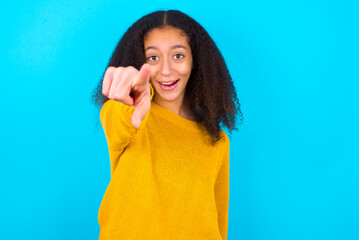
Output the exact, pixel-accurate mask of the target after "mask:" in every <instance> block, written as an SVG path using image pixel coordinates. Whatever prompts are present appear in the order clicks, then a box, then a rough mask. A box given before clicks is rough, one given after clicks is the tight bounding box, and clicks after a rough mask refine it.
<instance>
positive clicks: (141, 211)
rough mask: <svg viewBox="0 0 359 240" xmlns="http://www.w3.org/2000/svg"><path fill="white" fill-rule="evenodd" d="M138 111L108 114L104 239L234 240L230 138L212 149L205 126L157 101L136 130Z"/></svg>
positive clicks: (116, 108)
mask: <svg viewBox="0 0 359 240" xmlns="http://www.w3.org/2000/svg"><path fill="white" fill-rule="evenodd" d="M133 110H134V108H133V107H132V106H127V105H124V104H122V103H119V102H116V101H114V100H109V101H107V102H106V103H105V104H104V105H103V107H102V109H101V113H100V119H101V123H102V126H103V128H104V131H105V135H106V139H107V143H108V147H109V155H110V161H111V181H110V183H109V185H108V187H107V190H106V193H105V195H104V197H103V200H102V203H101V206H100V210H99V216H98V217H99V224H100V228H101V230H100V238H99V239H100V240H104V239H106V240H110V239H111V240H112V239H123V240H127V239H131V240H132V239H141V240H144V239H149V240H152V239H156V240H162V239H163V240H167V239H169V240H176V239H181V240H182V239H183V240H189V239H191V240H195V239H201V240H204V239H208V240H212V239H213V240H220V239H222V240H225V239H227V228H228V204H229V139H228V137H227V135H226V133H225V132H223V131H221V134H222V136H223V140H221V141H220V142H218V143H217V144H216V145H214V146H213V145H211V143H210V136H209V134H208V133H207V132H206V131H205V129H204V126H203V125H202V124H201V123H196V122H193V121H190V120H187V119H185V118H183V117H181V116H179V115H177V114H175V113H173V112H171V111H169V110H167V109H165V108H163V107H161V106H159V105H157V104H156V103H155V102H153V101H152V103H151V109H150V111H149V112H148V113H147V115H146V117H145V118H144V119H143V121H142V122H141V125H140V127H139V128H138V129H136V128H134V127H133V126H132V124H131V116H132V112H133Z"/></svg>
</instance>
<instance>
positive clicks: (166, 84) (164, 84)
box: [160, 81, 176, 86]
mask: <svg viewBox="0 0 359 240" xmlns="http://www.w3.org/2000/svg"><path fill="white" fill-rule="evenodd" d="M174 82H176V81H173V82H169V83H160V84H161V85H162V86H169V85H171V84H172V83H174Z"/></svg>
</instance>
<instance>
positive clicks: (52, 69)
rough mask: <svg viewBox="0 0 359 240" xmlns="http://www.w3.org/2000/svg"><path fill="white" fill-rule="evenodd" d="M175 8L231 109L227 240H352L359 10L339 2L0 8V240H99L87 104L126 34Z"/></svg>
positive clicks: (91, 116)
mask: <svg viewBox="0 0 359 240" xmlns="http://www.w3.org/2000/svg"><path fill="white" fill-rule="evenodd" d="M172 8H173V9H178V10H181V11H183V12H185V13H187V14H189V15H190V16H192V17H193V18H195V19H196V20H197V21H198V22H199V23H201V24H202V25H203V26H204V27H205V28H206V29H207V31H208V32H209V33H210V35H211V36H212V37H213V39H214V40H215V42H216V43H217V45H218V47H219V48H220V50H221V51H222V54H223V56H224V58H225V60H226V61H227V64H228V67H229V69H230V72H231V74H232V77H233V79H234V81H235V85H236V88H237V91H238V96H239V100H240V102H241V104H242V111H243V113H244V123H243V125H240V126H239V131H238V132H235V133H234V134H233V135H232V136H231V137H230V139H231V159H230V164H231V165H230V213H229V233H228V239H233V240H234V239H241V240H267V239H268V240H270V239H276V240H288V239H290V240H292V239H293V240H294V239H326V240H328V239H345V240H352V239H353V240H354V239H359V171H358V170H359V140H358V134H359V127H358V122H359V115H358V105H359V97H358V90H359V84H358V80H359V74H358V67H359V61H358V56H359V47H358V43H359V31H358V26H359V25H358V23H359V17H358V12H359V4H358V1H339V0H338V1H330V0H327V1H308V0H304V1H303V0H295V1H278V0H276V1H263V0H262V1H260V0H255V1H224V0H223V1H213V2H211V1H202V2H201V1H193V0H182V1H165V0H163V1H100V0H97V1H95V0H87V1H39V0H37V1H13V2H11V3H10V1H8V2H7V3H2V7H1V10H0V23H1V25H0V30H1V38H0V43H1V44H0V53H1V58H0V68H1V95H2V96H1V101H0V109H1V118H0V132H1V144H0V147H1V154H0V158H1V165H0V182H1V183H0V184H1V185H0V187H1V189H0V190H1V198H0V204H1V205H0V206H1V218H0V219H1V220H0V235H1V237H0V238H1V239H4V240H5V239H97V238H98V234H99V226H98V222H97V213H98V209H99V206H100V203H101V200H102V197H103V194H104V192H105V190H106V187H107V185H108V183H109V180H110V162H109V156H108V149H107V143H106V139H105V136H104V134H103V130H102V128H101V125H100V122H99V111H98V109H96V108H95V107H94V106H93V105H91V104H90V95H91V92H92V89H93V88H94V87H95V85H96V84H97V82H98V81H99V80H100V78H101V76H102V74H103V72H104V70H105V68H106V65H107V63H108V59H109V58H110V56H111V53H112V51H113V50H114V48H115V46H116V44H117V42H118V41H119V39H120V37H121V36H122V34H123V33H124V32H125V31H126V29H127V28H128V27H129V26H130V25H131V24H132V23H133V22H134V21H135V20H137V19H138V18H140V17H141V16H143V15H145V14H147V13H150V12H152V11H155V10H158V9H162V10H166V9H172Z"/></svg>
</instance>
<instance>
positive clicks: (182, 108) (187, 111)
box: [153, 94, 194, 121]
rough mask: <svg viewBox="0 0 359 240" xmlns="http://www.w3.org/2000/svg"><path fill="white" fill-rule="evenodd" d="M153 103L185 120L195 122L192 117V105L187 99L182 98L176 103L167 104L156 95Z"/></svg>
mask: <svg viewBox="0 0 359 240" xmlns="http://www.w3.org/2000/svg"><path fill="white" fill-rule="evenodd" d="M153 101H154V102H155V103H156V104H157V105H159V106H161V107H163V108H166V109H167V110H170V111H171V112H174V113H176V114H177V115H179V116H181V117H183V118H185V119H188V120H192V121H194V117H193V116H192V112H191V108H190V103H189V101H188V100H187V98H184V97H182V98H180V99H176V101H172V102H167V101H163V100H162V99H160V98H159V97H157V96H156V94H155V95H154V97H153Z"/></svg>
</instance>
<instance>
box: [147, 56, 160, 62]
mask: <svg viewBox="0 0 359 240" xmlns="http://www.w3.org/2000/svg"><path fill="white" fill-rule="evenodd" d="M147 60H148V61H150V62H154V61H156V60H158V57H157V56H149V57H148V58H147Z"/></svg>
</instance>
